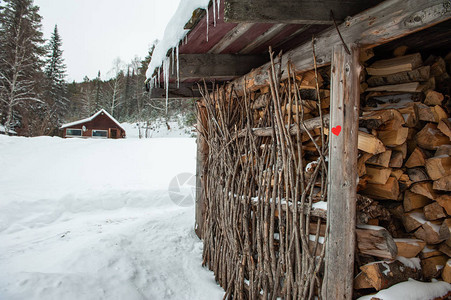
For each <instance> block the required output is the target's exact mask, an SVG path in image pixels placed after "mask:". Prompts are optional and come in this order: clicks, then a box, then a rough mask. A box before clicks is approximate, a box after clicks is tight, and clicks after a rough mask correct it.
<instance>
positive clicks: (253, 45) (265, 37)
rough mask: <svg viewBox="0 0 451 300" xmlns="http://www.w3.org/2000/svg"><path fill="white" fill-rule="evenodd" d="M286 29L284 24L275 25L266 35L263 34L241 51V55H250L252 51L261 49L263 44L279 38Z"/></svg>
mask: <svg viewBox="0 0 451 300" xmlns="http://www.w3.org/2000/svg"><path fill="white" fill-rule="evenodd" d="M284 27H285V25H284V24H274V26H272V27H271V28H269V29H268V30H267V31H266V32H265V33H263V34H261V35H260V36H259V37H258V38H256V39H254V40H253V41H252V42H251V43H249V44H248V45H246V46H245V47H244V48H243V49H241V50H240V54H249V53H250V52H251V51H252V50H254V49H255V48H257V47H259V46H260V45H261V44H264V43H266V42H267V41H269V40H271V39H273V38H274V37H275V36H277V35H278V34H279V33H280V32H281V31H282V30H283V29H284Z"/></svg>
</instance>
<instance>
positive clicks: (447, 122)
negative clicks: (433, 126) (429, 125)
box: [437, 118, 451, 139]
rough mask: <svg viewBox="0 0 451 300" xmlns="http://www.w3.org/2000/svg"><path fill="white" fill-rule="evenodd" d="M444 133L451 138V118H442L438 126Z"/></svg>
mask: <svg viewBox="0 0 451 300" xmlns="http://www.w3.org/2000/svg"><path fill="white" fill-rule="evenodd" d="M437 128H438V130H440V131H441V132H442V133H443V134H444V135H446V136H447V137H449V138H450V139H451V118H448V119H441V120H440V122H439V123H438V126H437Z"/></svg>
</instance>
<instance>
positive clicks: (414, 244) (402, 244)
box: [394, 239, 426, 258]
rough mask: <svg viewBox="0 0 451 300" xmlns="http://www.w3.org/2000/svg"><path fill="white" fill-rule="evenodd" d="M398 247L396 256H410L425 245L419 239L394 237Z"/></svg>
mask: <svg viewBox="0 0 451 300" xmlns="http://www.w3.org/2000/svg"><path fill="white" fill-rule="evenodd" d="M394 241H395V243H396V246H397V247H398V256H403V257H406V258H412V257H415V256H417V255H418V253H420V252H421V250H423V249H424V247H425V246H426V242H425V241H423V240H419V239H394Z"/></svg>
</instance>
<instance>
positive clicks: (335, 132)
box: [332, 125, 341, 136]
mask: <svg viewBox="0 0 451 300" xmlns="http://www.w3.org/2000/svg"><path fill="white" fill-rule="evenodd" d="M340 132H341V126H340V125H337V126H336V127H333V128H332V133H333V134H335V135H336V136H338V135H339V134H340Z"/></svg>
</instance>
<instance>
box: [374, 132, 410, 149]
mask: <svg viewBox="0 0 451 300" xmlns="http://www.w3.org/2000/svg"><path fill="white" fill-rule="evenodd" d="M408 134H409V128H407V127H401V128H399V129H398V130H387V131H378V133H377V137H378V138H379V139H380V140H381V141H382V143H384V145H385V146H388V147H395V146H399V145H402V144H404V143H405V142H406V140H407V135H408Z"/></svg>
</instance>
